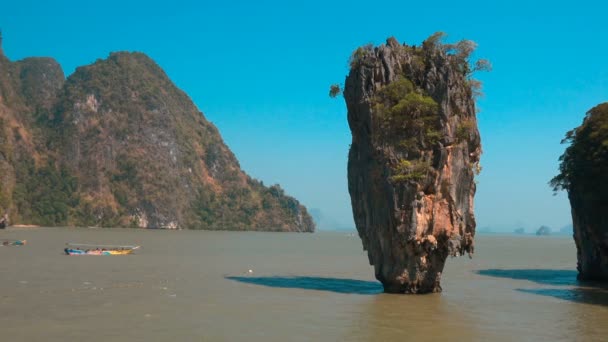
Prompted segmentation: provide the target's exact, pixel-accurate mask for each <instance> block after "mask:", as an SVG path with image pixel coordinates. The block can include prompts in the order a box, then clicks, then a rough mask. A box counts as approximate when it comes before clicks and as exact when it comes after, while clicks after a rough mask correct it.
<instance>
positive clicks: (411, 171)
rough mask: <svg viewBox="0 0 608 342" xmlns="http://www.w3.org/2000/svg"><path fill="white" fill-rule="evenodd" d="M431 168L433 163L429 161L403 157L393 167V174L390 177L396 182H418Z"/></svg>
mask: <svg viewBox="0 0 608 342" xmlns="http://www.w3.org/2000/svg"><path fill="white" fill-rule="evenodd" d="M430 169H431V163H430V162H428V161H422V160H405V159H401V160H399V162H398V163H397V165H395V166H393V167H392V170H393V176H391V178H390V179H391V180H392V181H393V182H395V183H407V182H409V181H415V182H417V181H421V180H422V179H424V177H426V175H427V173H428V172H429V171H430Z"/></svg>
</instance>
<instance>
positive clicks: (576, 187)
mask: <svg viewBox="0 0 608 342" xmlns="http://www.w3.org/2000/svg"><path fill="white" fill-rule="evenodd" d="M562 143H569V144H570V146H568V147H567V148H566V150H565V152H564V154H563V155H562V156H561V157H560V159H559V160H560V162H561V163H560V166H559V171H560V172H559V174H558V175H557V176H555V177H554V178H553V179H552V180H551V182H550V185H551V186H552V187H553V189H554V190H555V191H558V190H566V191H568V192H569V193H571V192H576V193H577V194H579V195H580V196H583V197H584V198H585V199H587V200H591V201H599V202H602V203H604V204H606V203H608V103H603V104H600V105H598V106H596V107H594V108H592V109H591V110H590V111H589V112H587V116H586V117H585V119H584V121H583V124H582V125H581V126H579V127H577V128H575V129H573V130H571V131H569V132H568V133H566V137H565V138H564V140H562Z"/></svg>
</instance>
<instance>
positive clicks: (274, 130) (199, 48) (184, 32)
mask: <svg viewBox="0 0 608 342" xmlns="http://www.w3.org/2000/svg"><path fill="white" fill-rule="evenodd" d="M220 3H221V4H220ZM606 10H608V6H607V5H606V4H605V3H604V2H601V1H595V2H588V1H576V2H572V1H561V2H560V1H531V0H526V1H520V0H514V1H508V2H505V4H502V5H496V4H493V3H491V2H488V1H464V2H463V1H439V0H437V1H429V2H427V3H426V4H425V2H424V1H415V2H408V1H394V2H392V1H385V2H384V4H383V5H382V6H380V5H378V3H376V2H369V1H344V2H342V1H317V0H309V1H306V2H302V3H301V4H291V3H290V2H288V1H242V2H235V1H223V2H219V1H217V2H204V1H203V2H196V1H155V0H148V1H124V0H123V1H114V0H110V1H95V2H86V3H85V2H84V1H52V2H48V3H44V4H39V2H38V1H29V0H20V1H6V2H5V3H3V5H2V9H1V11H0V28H2V30H3V35H4V51H5V53H6V54H7V55H8V57H9V58H11V59H12V60H17V59H21V58H24V57H28V56H51V57H54V58H56V59H57V60H58V61H59V62H60V63H61V65H62V66H63V68H64V70H65V72H66V74H68V75H69V74H70V73H72V72H73V71H74V69H75V68H76V67H77V66H79V65H84V64H89V63H92V62H94V61H95V60H96V59H97V58H105V57H107V55H108V54H109V52H111V51H117V50H131V51H142V52H145V53H146V54H148V55H149V56H151V57H152V58H153V59H155V60H156V61H157V62H158V63H159V64H160V66H161V67H162V68H164V69H165V71H166V72H167V74H168V75H169V76H170V77H171V79H172V80H173V81H174V82H175V83H176V84H177V85H178V87H180V88H181V89H183V90H184V91H186V92H187V93H188V94H189V95H190V96H191V98H192V99H193V100H194V102H195V103H196V104H197V105H198V107H199V108H200V109H201V111H203V112H204V113H205V115H206V117H207V118H208V119H209V120H211V121H212V122H213V123H215V124H216V125H217V126H218V128H219V129H220V132H221V133H222V135H223V137H224V139H225V141H226V142H227V144H228V145H229V146H230V148H231V149H232V150H233V151H234V152H235V154H236V156H237V158H238V159H239V161H240V162H241V166H242V167H243V169H244V170H245V171H247V172H248V173H249V174H250V175H252V176H254V177H256V178H259V179H261V180H263V181H264V183H266V184H271V183H280V184H281V185H282V186H283V187H284V188H285V189H286V191H287V192H288V193H289V194H291V195H293V196H295V197H296V198H298V199H299V200H300V201H302V202H303V203H304V204H305V205H307V206H308V207H309V208H320V209H321V210H322V211H323V212H324V214H325V215H327V216H330V217H333V218H334V219H335V220H337V221H338V222H340V223H341V224H343V225H346V226H353V223H352V213H351V209H350V198H349V195H348V190H347V182H346V162H347V153H348V147H349V143H350V131H349V129H348V125H347V122H346V109H345V105H344V102H343V100H341V99H338V100H331V99H329V98H328V96H327V92H328V87H329V85H330V84H332V83H336V82H343V80H344V77H345V75H346V73H347V71H348V70H347V59H348V57H349V55H350V53H351V51H352V50H354V49H355V48H356V47H357V46H359V45H362V44H365V43H368V42H373V43H376V44H378V43H382V42H383V41H384V40H385V38H386V37H389V36H395V37H396V38H397V39H398V40H399V41H402V42H403V41H405V42H407V43H409V44H419V43H420V42H421V41H422V40H423V39H424V38H426V37H427V36H429V35H430V34H432V33H433V32H435V31H444V32H447V33H448V37H449V39H448V40H450V39H451V40H459V39H462V38H467V39H471V40H474V41H476V42H477V43H478V44H479V48H478V50H477V51H478V52H477V55H478V56H479V57H484V58H488V59H490V60H491V61H492V63H493V65H494V71H492V72H491V73H489V74H484V75H480V78H481V79H482V80H483V81H484V92H485V94H486V96H485V97H484V98H483V99H481V100H480V102H479V107H480V109H481V112H480V114H479V122H480V130H481V134H482V141H483V149H484V155H483V157H482V164H483V167H484V169H483V173H482V174H481V176H480V177H479V185H478V193H477V197H476V212H477V217H478V225H479V227H485V226H489V227H493V228H495V229H505V230H512V229H513V228H515V227H516V226H523V227H526V228H528V229H534V228H536V227H538V226H540V225H541V224H547V225H549V226H552V227H555V228H559V227H561V226H563V225H566V224H568V223H569V222H570V220H571V219H570V210H569V205H568V202H567V199H566V196H565V195H564V194H561V195H559V196H556V197H554V196H552V191H551V189H550V188H549V187H548V186H547V181H548V180H549V179H550V178H551V177H552V176H553V175H554V174H555V173H556V170H557V158H558V157H559V155H560V154H561V153H562V151H563V148H564V146H563V145H560V144H559V142H560V140H561V138H562V137H563V135H564V133H565V132H566V131H567V130H569V129H571V128H573V127H575V126H577V125H579V124H580V123H581V121H582V118H583V116H584V113H585V112H586V111H587V110H588V109H590V108H591V107H592V106H594V105H596V104H598V103H601V102H603V101H607V100H608V63H607V62H606V56H607V55H608V43H607V40H606V38H607V37H608V35H607V33H608V25H606V24H605V19H606Z"/></svg>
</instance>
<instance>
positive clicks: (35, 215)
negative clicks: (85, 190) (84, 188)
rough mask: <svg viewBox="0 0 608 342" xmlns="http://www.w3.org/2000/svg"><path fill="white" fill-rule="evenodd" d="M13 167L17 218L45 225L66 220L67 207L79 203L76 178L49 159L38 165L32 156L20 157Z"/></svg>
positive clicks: (60, 223)
mask: <svg viewBox="0 0 608 342" xmlns="http://www.w3.org/2000/svg"><path fill="white" fill-rule="evenodd" d="M15 171H16V175H17V184H16V186H15V189H14V191H13V200H14V201H15V204H16V206H17V207H18V208H19V215H20V219H21V220H23V221H25V222H31V223H34V224H39V225H45V226H57V225H65V224H67V223H68V215H69V213H70V210H71V209H72V208H74V207H75V206H76V205H77V204H78V198H77V197H76V196H75V191H76V188H77V180H76V178H75V177H74V176H72V175H71V174H70V173H69V171H68V170H67V169H65V168H57V167H56V166H55V165H53V164H51V163H49V164H47V165H45V166H43V167H40V168H37V167H36V166H35V165H34V161H33V160H32V159H27V160H24V161H20V162H19V163H18V164H17V165H16V167H15Z"/></svg>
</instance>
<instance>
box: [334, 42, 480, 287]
mask: <svg viewBox="0 0 608 342" xmlns="http://www.w3.org/2000/svg"><path fill="white" fill-rule="evenodd" d="M472 49H473V44H472V43H471V42H467V41H465V42H461V43H459V44H456V45H445V44H441V43H440V42H439V41H438V37H431V38H429V39H428V40H427V41H425V42H424V44H423V46H422V47H410V46H407V45H400V44H399V43H397V41H396V40H395V39H394V38H389V40H387V44H386V45H381V46H379V47H372V46H365V47H362V48H359V49H358V50H357V51H355V53H354V54H353V56H352V57H351V70H350V73H349V75H348V77H347V79H346V83H345V88H344V97H345V100H346V104H347V108H348V122H349V125H350V128H351V131H352V145H351V148H350V153H349V159H348V186H349V192H350V195H351V200H352V207H353V215H354V219H355V224H356V226H357V230H358V232H359V235H360V237H361V239H362V241H363V247H364V249H365V250H367V251H368V256H369V261H370V264H372V265H373V266H374V269H375V274H376V278H377V279H378V280H379V281H381V282H382V284H383V285H384V289H385V291H386V292H392V293H428V292H438V291H441V286H440V279H441V273H442V271H443V267H444V263H445V261H446V258H447V257H448V255H454V256H455V255H461V254H464V253H466V252H468V253H469V254H471V253H473V249H474V247H473V246H474V243H473V238H474V235H475V216H474V213H473V197H474V195H475V188H476V187H475V182H474V175H475V172H476V170H478V168H479V166H478V165H479V164H478V163H479V158H480V154H481V145H480V136H479V132H478V130H477V121H476V117H475V114H476V111H475V102H474V99H473V95H474V94H473V92H474V91H475V89H476V87H475V86H476V84H477V83H475V81H474V80H471V79H470V75H471V73H472V72H473V71H475V68H474V67H471V66H470V65H469V61H468V57H469V55H470V52H471V51H472ZM480 65H481V64H480Z"/></svg>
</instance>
